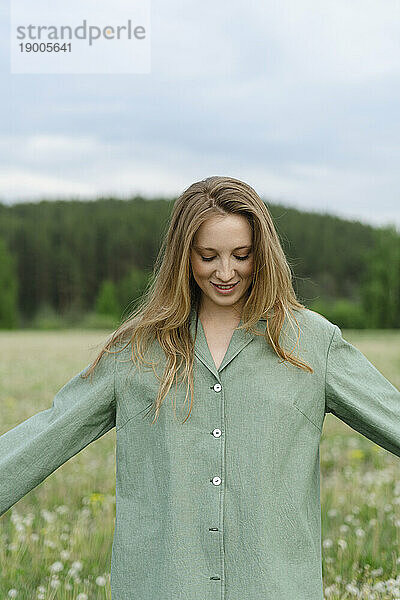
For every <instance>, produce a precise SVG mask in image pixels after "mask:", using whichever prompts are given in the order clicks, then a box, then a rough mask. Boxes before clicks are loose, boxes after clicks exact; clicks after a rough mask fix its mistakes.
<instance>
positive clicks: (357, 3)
mask: <svg viewBox="0 0 400 600" xmlns="http://www.w3.org/2000/svg"><path fill="white" fill-rule="evenodd" d="M128 7H129V3H127V9H128ZM100 17H101V14H100V13H98V18H99V19H100ZM6 18H7V16H6V14H5V12H4V10H3V11H2V12H1V11H0V19H1V22H0V29H1V31H3V32H4V31H5V30H6ZM399 21H400V13H399V11H398V3H397V0H387V1H386V2H384V3H377V2H372V1H371V0H363V1H361V0H354V1H353V2H351V3H350V2H348V1H347V0H346V1H345V0H336V1H335V2H325V3H322V4H321V3H320V2H317V1H316V0H287V1H285V2H264V3H263V2H258V3H255V2H254V3H247V4H246V5H243V2H239V0H232V2H231V3H230V4H229V6H227V5H222V4H218V3H215V2H211V0H205V2H203V3H202V5H201V8H199V5H198V4H194V3H192V2H187V3H184V4H182V3H178V2H177V1H176V0H175V1H172V2H170V3H168V4H165V3H161V2H158V3H156V2H153V5H152V23H151V25H152V65H153V70H152V73H151V74H150V75H138V76H135V75H131V76H124V75H113V76H102V75H91V76H82V75H77V76H74V75H71V76H62V75H60V76H57V75H49V76H35V75H32V76H29V75H25V76H11V75H10V74H9V73H7V71H6V68H4V69H3V74H2V75H1V83H2V94H1V97H0V110H1V113H2V115H3V123H2V125H3V128H2V134H1V135H0V164H2V165H3V166H2V170H1V172H0V197H7V199H8V201H10V202H11V201H18V200H20V199H21V198H27V199H28V198H30V197H31V196H32V197H33V196H35V197H40V196H42V195H48V196H49V197H52V196H53V195H54V194H61V195H65V196H69V195H70V194H75V193H78V192H79V193H80V194H82V195H88V196H90V195H91V194H101V193H116V194H121V195H127V194H130V193H135V192H136V191H139V192H140V193H146V194H149V195H153V194H161V195H164V194H167V195H173V194H178V193H180V192H181V191H182V190H183V189H184V188H185V187H186V186H187V185H189V184H190V183H191V182H192V181H195V180H198V179H200V178H203V177H206V176H207V175H210V174H231V175H233V176H237V177H239V178H242V179H244V180H246V181H247V180H249V183H251V182H254V187H256V189H257V191H259V192H260V193H262V194H263V195H264V196H265V197H266V198H268V197H269V198H271V199H272V198H273V199H276V200H280V201H282V202H285V203H287V204H291V205H295V206H298V207H304V208H305V209H311V208H312V209H315V210H318V209H320V210H329V212H334V213H337V214H341V215H348V216H349V218H353V216H354V217H356V216H358V217H359V218H360V219H366V220H368V221H369V222H375V223H377V222H388V221H389V220H395V221H396V222H397V223H400V207H399V203H398V198H399V185H400V178H399V175H398V164H399V160H400V156H399V154H400V150H399V148H400V146H399V136H400V123H399V120H398V97H399V93H400V89H399V88H400V78H399V69H400V46H399V43H398V32H399V29H400V28H399V25H400V23H399ZM3 37H4V36H3ZM7 53H8V47H7V45H4V46H3V48H2V50H1V54H0V63H1V64H2V65H3V64H4V65H6V66H7V68H8V62H7V60H8V57H7Z"/></svg>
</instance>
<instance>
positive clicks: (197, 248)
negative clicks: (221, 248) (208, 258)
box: [195, 245, 251, 252]
mask: <svg viewBox="0 0 400 600" xmlns="http://www.w3.org/2000/svg"><path fill="white" fill-rule="evenodd" d="M195 248H196V250H211V251H212V252H216V250H215V248H206V247H205V246H195ZM244 248H251V245H249V246H237V248H234V250H243V249H244Z"/></svg>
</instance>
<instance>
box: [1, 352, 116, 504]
mask: <svg viewBox="0 0 400 600" xmlns="http://www.w3.org/2000/svg"><path fill="white" fill-rule="evenodd" d="M88 367H89V365H87V366H86V367H85V368H84V369H83V370H82V371H81V372H80V373H78V374H77V375H75V376H74V377H72V379H70V380H69V381H68V382H67V383H66V384H65V385H64V386H63V387H62V388H61V389H60V390H59V391H58V392H57V394H56V395H55V396H54V399H53V404H52V406H51V407H50V408H48V409H46V410H43V411H41V412H38V413H36V414H35V415H33V416H32V417H30V418H29V419H27V420H25V421H23V422H22V423H20V424H19V425H17V426H16V427H14V428H13V429H10V430H9V431H7V432H6V433H4V434H3V435H2V436H0V515H2V514H3V513H5V512H6V511H7V510H8V509H9V508H10V507H11V506H12V505H13V504H15V503H16V502H17V501H18V500H19V499H20V498H22V497H23V496H25V494H27V493H28V492H29V491H30V490H32V489H33V488H35V487H36V486H37V485H39V483H41V482H42V481H43V480H44V479H45V478H46V477H48V476H49V475H50V474H51V473H53V471H55V470H56V469H57V468H58V467H59V466H61V465H62V464H63V463H65V462H66V461H67V460H69V459H70V458H71V457H72V456H74V455H75V454H77V453H78V452H80V450H82V449H83V448H85V446H87V445H88V444H90V443H91V442H93V441H94V440H97V439H98V438H99V437H101V436H102V435H104V434H105V433H106V432H107V431H109V430H110V429H112V427H114V426H115V381H114V379H115V355H114V354H112V353H110V354H108V353H105V354H103V356H102V357H101V360H100V361H99V363H98V364H97V366H96V368H95V369H94V372H93V374H92V377H90V376H89V377H87V378H86V379H84V378H82V377H81V374H82V373H84V372H85V371H86V369H87V368H88Z"/></svg>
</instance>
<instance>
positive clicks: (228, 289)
mask: <svg viewBox="0 0 400 600" xmlns="http://www.w3.org/2000/svg"><path fill="white" fill-rule="evenodd" d="M238 283H239V282H238V281H236V283H234V284H232V287H229V288H220V287H218V284H217V283H214V282H213V281H211V284H212V285H213V286H214V287H215V289H216V290H217V291H218V292H219V293H220V294H228V293H229V292H233V290H234V289H235V287H236V286H237V284H238Z"/></svg>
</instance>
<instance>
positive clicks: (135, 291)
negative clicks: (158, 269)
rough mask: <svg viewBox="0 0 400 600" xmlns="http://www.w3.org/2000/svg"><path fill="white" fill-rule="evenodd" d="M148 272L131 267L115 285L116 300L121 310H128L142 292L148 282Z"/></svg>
mask: <svg viewBox="0 0 400 600" xmlns="http://www.w3.org/2000/svg"><path fill="white" fill-rule="evenodd" d="M148 278H149V274H148V273H147V272H144V271H142V270H141V269H138V268H136V267H133V268H132V269H131V270H130V271H129V273H128V274H127V275H125V277H123V278H122V279H121V281H120V282H119V283H118V286H117V296H118V302H119V305H120V307H121V311H124V312H125V311H127V312H130V310H132V308H133V305H134V303H135V301H136V300H137V299H138V298H139V297H140V296H141V295H142V294H143V292H144V291H145V289H146V286H147V283H148Z"/></svg>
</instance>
